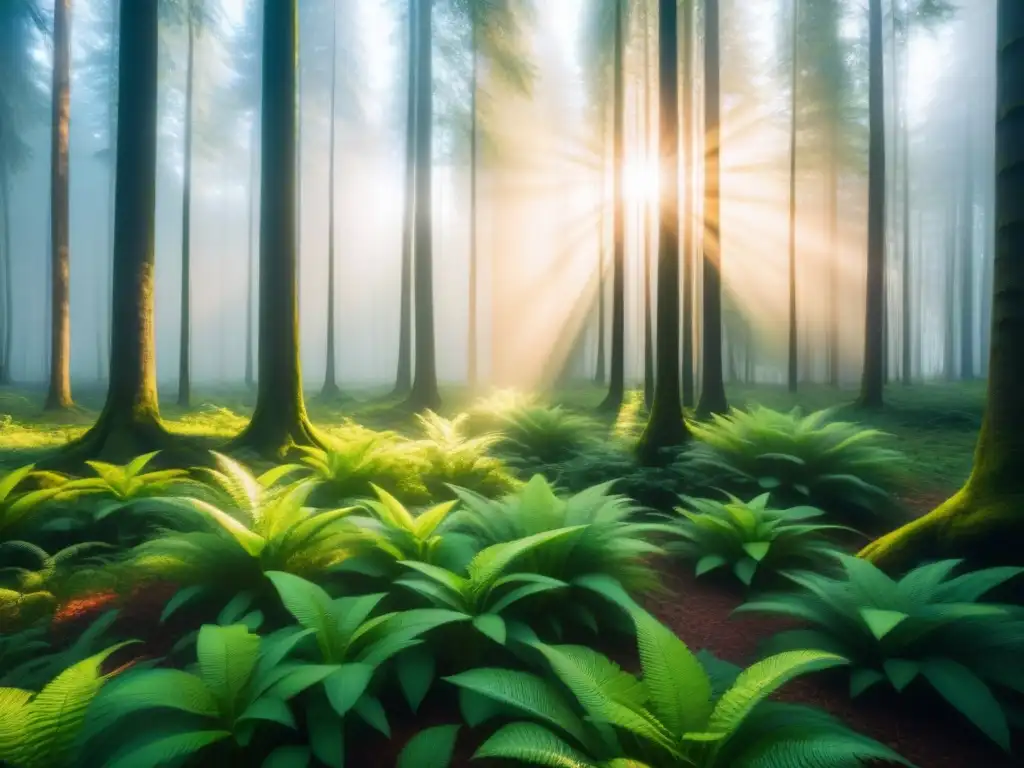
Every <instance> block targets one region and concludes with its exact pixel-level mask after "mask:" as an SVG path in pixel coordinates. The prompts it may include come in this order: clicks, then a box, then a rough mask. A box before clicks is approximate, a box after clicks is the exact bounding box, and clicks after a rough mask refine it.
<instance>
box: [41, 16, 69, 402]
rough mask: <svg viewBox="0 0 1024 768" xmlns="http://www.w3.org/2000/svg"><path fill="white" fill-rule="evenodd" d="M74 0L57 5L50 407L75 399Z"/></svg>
mask: <svg viewBox="0 0 1024 768" xmlns="http://www.w3.org/2000/svg"><path fill="white" fill-rule="evenodd" d="M70 16H71V0H57V2H56V3H55V4H54V7H53V123H52V126H51V154H50V206H51V215H50V237H51V240H52V242H51V254H50V259H51V263H50V273H51V296H50V302H51V303H50V308H51V315H50V390H49V392H48V393H47V396H46V406H45V407H46V410H48V411H54V410H64V409H67V408H70V407H71V406H72V402H71V261H70V252H69V251H70V243H69V242H68V234H69V228H68V138H69V131H70V125H71V34H70V30H69V25H70V22H71V19H70Z"/></svg>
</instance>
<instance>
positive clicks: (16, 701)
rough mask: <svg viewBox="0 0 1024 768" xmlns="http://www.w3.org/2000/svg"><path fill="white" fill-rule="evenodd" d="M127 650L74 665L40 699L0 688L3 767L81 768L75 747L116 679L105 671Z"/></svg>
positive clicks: (111, 650)
mask: <svg viewBox="0 0 1024 768" xmlns="http://www.w3.org/2000/svg"><path fill="white" fill-rule="evenodd" d="M125 645H128V643H120V644H118V645H114V646H111V647H110V648H107V649H106V650H104V651H101V652H100V653H97V654H95V655H93V656H90V657H89V658H87V659H83V660H82V661H79V662H78V663H77V664H73V665H71V666H70V667H68V668H67V669H65V670H64V671H63V672H61V673H60V674H59V675H57V676H56V677H55V678H54V679H53V680H51V681H50V682H49V683H47V684H46V686H44V687H43V689H42V690H41V691H39V693H32V692H31V691H25V690H22V689H20V688H0V763H5V764H8V765H11V766H13V768H65V766H67V768H71V766H75V765H79V762H78V755H77V754H76V751H75V746H76V739H77V738H78V735H79V733H80V732H81V730H82V726H83V725H84V723H85V717H86V711H87V709H88V707H89V705H90V703H91V702H92V701H93V699H94V698H95V697H96V694H97V693H99V691H100V689H101V688H102V687H103V684H104V683H105V682H106V681H107V680H108V679H109V678H110V677H111V675H110V674H102V673H101V669H100V668H101V666H102V664H103V662H104V661H106V660H107V658H108V657H109V656H110V655H111V654H113V653H114V652H115V651H117V650H119V649H120V648H122V647H124V646H125Z"/></svg>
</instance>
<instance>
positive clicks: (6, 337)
mask: <svg viewBox="0 0 1024 768" xmlns="http://www.w3.org/2000/svg"><path fill="white" fill-rule="evenodd" d="M8 174H9V171H8V170H7V169H6V168H4V167H3V166H2V165H0V224H2V225H3V230H4V239H3V242H2V246H3V250H0V258H2V259H3V264H2V265H0V270H2V271H0V280H2V281H3V284H4V291H3V295H2V297H0V299H2V301H3V313H2V315H0V318H2V319H3V326H2V328H3V330H2V334H0V386H2V385H6V384H10V383H11V339H12V337H13V336H12V333H11V322H12V321H13V320H14V312H13V311H12V306H11V302H12V300H13V298H14V296H13V291H12V288H11V184H10V180H9V178H8Z"/></svg>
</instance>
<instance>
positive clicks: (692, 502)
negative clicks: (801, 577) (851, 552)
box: [665, 493, 851, 587]
mask: <svg viewBox="0 0 1024 768" xmlns="http://www.w3.org/2000/svg"><path fill="white" fill-rule="evenodd" d="M768 497H769V494H767V493H763V494H761V495H760V496H758V497H756V498H754V499H751V500H750V501H748V502H743V501H741V500H740V499H738V498H736V497H735V496H732V495H729V497H728V500H727V501H716V500H713V499H695V498H690V497H688V496H684V497H683V503H684V504H685V505H686V507H688V508H686V507H677V508H676V512H677V513H678V514H679V515H680V518H679V519H677V520H675V521H673V522H672V523H671V524H670V525H669V526H667V528H666V529H665V530H667V531H671V532H673V533H674V534H675V535H676V536H678V537H679V540H678V541H674V542H672V543H670V544H668V545H666V549H668V550H669V551H670V552H672V553H674V554H678V555H680V556H682V557H684V558H686V559H689V560H696V573H697V575H698V576H701V575H703V574H705V573H709V572H713V571H716V570H718V569H719V568H723V567H728V568H730V569H731V570H732V572H733V574H735V576H736V578H737V579H739V580H740V581H741V582H743V584H744V585H746V586H748V587H749V586H750V585H751V583H752V582H753V581H754V579H755V577H756V576H757V575H758V574H764V573H769V574H772V573H776V572H778V571H780V570H783V569H786V568H793V567H798V566H802V565H808V564H814V563H820V562H826V561H828V560H829V555H830V554H831V553H832V552H834V551H835V548H834V546H832V545H831V544H830V542H829V541H828V539H827V538H826V537H825V534H826V533H828V532H829V531H834V530H844V531H850V530H851V529H849V528H846V527H844V526H839V525H824V524H821V523H812V522H808V521H809V520H815V519H817V518H820V517H822V516H823V515H824V514H825V513H824V512H823V511H822V510H820V509H817V508H815V507H807V506H803V507H790V508H789V509H772V508H771V507H769V506H768Z"/></svg>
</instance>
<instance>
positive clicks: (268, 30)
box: [133, 0, 322, 458]
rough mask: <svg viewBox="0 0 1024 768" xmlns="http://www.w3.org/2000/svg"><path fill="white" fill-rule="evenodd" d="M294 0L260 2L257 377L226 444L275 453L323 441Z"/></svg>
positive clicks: (267, 453) (259, 451)
mask: <svg viewBox="0 0 1024 768" xmlns="http://www.w3.org/2000/svg"><path fill="white" fill-rule="evenodd" d="M133 1H134V0H133ZM296 2H297V0H264V6H263V8H264V13H263V20H264V26H263V104H262V109H261V121H262V127H261V130H260V140H261V154H262V162H261V168H262V174H261V178H260V286H259V295H260V305H259V374H258V375H259V380H258V386H257V394H256V408H255V410H254V411H253V414H252V419H251V421H250V422H249V424H248V426H247V427H246V428H245V429H244V430H243V431H242V433H241V434H240V435H239V436H238V437H236V438H235V439H234V440H233V441H232V442H231V443H230V444H229V446H228V450H237V449H242V448H247V449H252V450H254V451H256V452H257V453H259V454H261V455H263V456H267V457H273V458H279V457H281V456H283V455H284V454H285V453H286V452H287V451H288V450H289V449H290V448H291V447H292V446H293V445H320V444H322V443H321V440H320V438H319V436H318V435H317V433H316V431H315V430H314V428H313V425H312V424H311V423H310V421H309V417H308V416H307V415H306V406H305V402H304V399H303V394H302V371H301V368H300V365H299V313H298V309H299V308H298V295H297V294H298V270H297V268H296V262H297V250H298V248H297V245H298V243H297V238H296V208H297V206H298V195H297V194H296V176H297V173H296V143H297V136H296V122H297V114H296V101H295V96H296V76H297V71H296V62H297V53H298V51H297V35H296V32H297V6H296Z"/></svg>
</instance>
